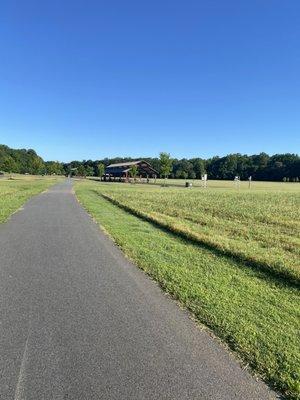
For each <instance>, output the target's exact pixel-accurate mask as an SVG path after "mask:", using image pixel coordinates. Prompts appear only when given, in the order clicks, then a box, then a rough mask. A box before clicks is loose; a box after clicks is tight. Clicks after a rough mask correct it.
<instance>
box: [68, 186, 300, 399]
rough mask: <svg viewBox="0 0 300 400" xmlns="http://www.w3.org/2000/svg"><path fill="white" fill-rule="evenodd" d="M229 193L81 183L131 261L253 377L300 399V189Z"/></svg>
mask: <svg viewBox="0 0 300 400" xmlns="http://www.w3.org/2000/svg"><path fill="white" fill-rule="evenodd" d="M214 183H215V182H214ZM223 185H224V186H223V187H222V182H220V181H219V182H216V183H215V185H213V183H212V182H211V183H210V187H209V188H207V189H201V188H194V189H183V188H172V187H169V188H160V187H155V186H151V185H129V184H105V183H99V182H92V181H82V182H78V183H77V184H76V186H75V190H76V193H77V196H78V199H79V201H80V202H81V203H82V204H83V206H84V207H85V208H86V209H87V210H88V211H89V212H90V213H91V214H92V215H93V217H94V218H95V219H96V220H97V221H98V223H99V224H100V225H101V226H102V227H103V228H104V229H105V230H106V231H107V232H108V233H109V234H110V235H111V236H112V237H113V238H114V239H115V241H116V242H117V243H118V245H119V246H120V247H121V248H122V249H123V250H124V252H125V253H126V254H127V255H128V256H129V257H130V258H131V259H132V260H134V261H135V262H136V263H137V264H138V265H139V266H140V267H141V268H142V269H144V270H145V271H146V272H147V273H148V274H149V275H151V276H152V277H153V278H154V279H155V280H156V281H158V282H159V284H160V285H161V286H162V287H163V288H164V289H165V290H166V291H167V292H169V293H170V294H172V295H173V296H174V297H175V298H176V299H178V300H179V301H180V302H181V303H182V304H183V305H185V306H186V307H187V308H188V309H189V310H191V311H192V312H193V313H194V315H195V316H196V317H197V319H198V320H199V321H201V322H202V323H204V324H206V325H207V326H208V327H210V328H211V329H212V330H213V331H214V332H215V334H216V335H218V336H219V337H220V338H221V339H222V340H224V341H225V342H226V343H227V344H228V345H229V346H230V347H231V349H233V350H234V351H235V352H236V354H238V355H239V356H240V357H241V358H242V360H243V361H244V363H245V364H249V365H250V367H251V368H252V370H253V371H255V372H256V373H258V374H259V375H261V376H262V377H263V378H264V379H265V380H266V381H268V382H269V383H271V384H272V385H273V386H274V387H275V388H276V389H278V390H280V391H281V392H282V393H284V394H285V395H286V397H288V398H291V399H300V385H299V381H300V344H299V342H300V338H299V321H300V302H299V300H300V299H299V287H297V286H298V283H299V266H297V261H298V259H299V214H298V213H299V205H300V204H299V202H300V185H299V186H298V185H297V184H283V183H282V184H281V183H278V184H274V185H272V184H271V183H267V184H266V185H265V186H263V183H261V182H260V183H259V188H255V187H252V189H251V190H248V189H247V188H246V187H243V188H241V189H240V190H237V189H235V188H234V185H233V184H232V182H230V183H226V182H225V183H223ZM231 185H232V186H231ZM103 196H105V197H103Z"/></svg>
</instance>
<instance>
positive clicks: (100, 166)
mask: <svg viewBox="0 0 300 400" xmlns="http://www.w3.org/2000/svg"><path fill="white" fill-rule="evenodd" d="M104 172H105V165H104V164H103V163H99V164H98V165H97V176H99V177H100V178H101V177H102V176H103V175H104Z"/></svg>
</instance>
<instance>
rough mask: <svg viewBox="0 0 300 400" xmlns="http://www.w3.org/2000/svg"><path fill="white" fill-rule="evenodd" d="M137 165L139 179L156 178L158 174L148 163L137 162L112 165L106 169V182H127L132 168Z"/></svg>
mask: <svg viewBox="0 0 300 400" xmlns="http://www.w3.org/2000/svg"><path fill="white" fill-rule="evenodd" d="M133 165H136V166H137V168H138V171H137V177H142V178H156V177H157V175H158V172H157V171H156V170H155V169H154V168H152V167H151V165H150V164H149V163H148V162H147V161H143V160H137V161H128V162H124V163H118V164H110V165H108V166H107V167H106V168H105V176H104V178H105V180H116V179H118V180H120V181H122V180H125V181H127V180H128V178H129V177H130V168H131V167H132V166H133Z"/></svg>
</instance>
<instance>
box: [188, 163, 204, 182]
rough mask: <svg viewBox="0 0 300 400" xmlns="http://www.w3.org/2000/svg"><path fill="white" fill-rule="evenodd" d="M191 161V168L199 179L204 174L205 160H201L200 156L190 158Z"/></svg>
mask: <svg viewBox="0 0 300 400" xmlns="http://www.w3.org/2000/svg"><path fill="white" fill-rule="evenodd" d="M190 161H191V163H192V164H193V170H194V173H195V174H196V178H197V179H201V178H202V176H203V175H204V174H205V172H206V170H205V161H204V160H202V159H201V158H194V159H192V160H190Z"/></svg>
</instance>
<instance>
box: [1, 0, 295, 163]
mask: <svg viewBox="0 0 300 400" xmlns="http://www.w3.org/2000/svg"><path fill="white" fill-rule="evenodd" d="M0 54H1V61H0V143H4V144H7V145H9V146H11V147H14V148H34V149H35V150H36V151H37V152H38V153H39V154H40V155H41V156H42V157H43V158H44V159H45V160H50V159H51V160H60V161H70V160H73V159H79V160H82V159H90V158H91V159H99V158H102V157H104V156H108V157H111V156H117V155H122V156H139V155H146V156H155V155H157V154H158V153H159V152H160V151H168V152H170V153H171V155H172V156H174V157H192V156H200V157H209V156H212V155H224V154H227V153H230V152H241V153H248V154H252V153H258V152H261V151H265V152H267V153H270V154H274V153H279V152H297V153H299V149H300V139H299V138H300V1H299V0H295V1H289V0H286V1H283V0H280V1H279V0H278V1H276V0H274V1H272V0H251V1H243V0H239V1H233V0H226V1H224V0H217V1H216V0H194V1H189V0H185V1H183V0H182V1H177V0H170V1H166V0H151V1H140V0H127V1H123V0H118V1H116V0H110V1H99V0H93V1H92V0H84V1H83V0H82V1H81V0H80V1H78V0H59V1H58V0H51V1H47V0H43V1H40V0H36V1H35V0H27V1H23V0H18V1H15V0H4V1H2V2H1V5H0Z"/></svg>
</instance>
